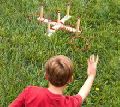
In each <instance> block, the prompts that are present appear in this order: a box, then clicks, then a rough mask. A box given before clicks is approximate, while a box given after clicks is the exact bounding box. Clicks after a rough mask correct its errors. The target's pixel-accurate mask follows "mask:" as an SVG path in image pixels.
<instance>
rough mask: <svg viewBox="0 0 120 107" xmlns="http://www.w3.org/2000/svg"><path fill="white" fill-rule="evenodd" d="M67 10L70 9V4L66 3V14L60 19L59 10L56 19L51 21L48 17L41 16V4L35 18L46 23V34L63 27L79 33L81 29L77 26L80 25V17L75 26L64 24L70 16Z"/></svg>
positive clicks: (49, 34)
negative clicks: (37, 15)
mask: <svg viewBox="0 0 120 107" xmlns="http://www.w3.org/2000/svg"><path fill="white" fill-rule="evenodd" d="M69 11H70V5H69V4H68V5H67V14H66V16H64V17H63V18H62V19H61V17H60V16H61V15H60V11H58V12H57V15H58V16H57V17H58V18H57V21H56V22H55V21H51V20H48V19H45V18H44V17H43V5H42V6H41V9H40V16H39V17H38V18H37V20H38V21H40V22H44V23H47V24H48V30H47V34H48V36H51V35H52V34H53V33H55V31H56V30H59V29H65V30H67V31H69V32H73V33H76V34H78V33H81V31H80V30H79V26H80V18H78V21H77V25H76V28H73V27H70V26H66V25H64V23H65V21H67V20H69V19H70V18H71V16H70V15H69Z"/></svg>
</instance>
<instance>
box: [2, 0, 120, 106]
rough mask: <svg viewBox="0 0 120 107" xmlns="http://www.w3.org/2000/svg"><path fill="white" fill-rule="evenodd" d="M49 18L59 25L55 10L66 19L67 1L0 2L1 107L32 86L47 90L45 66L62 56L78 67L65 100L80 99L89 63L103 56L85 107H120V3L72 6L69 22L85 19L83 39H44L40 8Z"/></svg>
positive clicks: (81, 0)
mask: <svg viewBox="0 0 120 107" xmlns="http://www.w3.org/2000/svg"><path fill="white" fill-rule="evenodd" d="M41 2H44V3H45V9H44V13H45V17H46V18H47V17H49V18H51V19H52V20H55V19H56V17H57V15H56V10H57V9H60V10H61V14H62V16H64V15H65V14H66V3H67V2H68V0H0V107H7V106H8V104H9V103H10V102H12V101H13V100H14V99H15V97H16V96H17V95H18V94H19V93H20V92H21V91H22V90H23V89H24V88H25V87H26V86H28V85H38V86H45V87H47V81H46V80H44V64H45V62H46V61H47V60H48V59H49V58H50V57H51V56H54V55H58V54H63V55H66V56H68V57H70V58H71V60H72V61H73V62H74V71H75V73H74V82H73V83H71V84H69V85H68V87H67V89H66V90H65V94H67V95H73V94H76V93H77V92H78V91H79V89H80V87H81V86H82V84H83V83H84V81H85V79H86V78H87V74H86V69H87V62H86V60H87V58H88V57H89V56H90V55H91V54H95V55H97V54H98V55H99V59H100V61H99V64H98V69H97V76H96V79H95V81H94V84H93V87H92V90H91V93H90V94H89V96H88V97H87V99H86V101H85V102H84V103H83V107H120V1H119V0H73V1H71V2H72V3H71V11H70V15H72V18H71V20H69V21H67V22H66V24H69V25H74V26H75V24H76V21H77V17H78V16H80V17H81V29H82V33H81V34H80V35H78V36H75V35H74V34H73V33H69V32H67V31H61V30H59V31H57V32H56V33H55V34H54V35H53V36H52V37H48V36H46V35H45V33H46V28H47V26H46V25H45V24H41V23H39V22H38V21H37V20H36V19H37V17H38V16H39V8H40V3H41Z"/></svg>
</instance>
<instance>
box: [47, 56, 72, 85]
mask: <svg viewBox="0 0 120 107" xmlns="http://www.w3.org/2000/svg"><path fill="white" fill-rule="evenodd" d="M45 71H46V75H47V79H48V81H49V82H50V83H51V84H52V85H54V86H56V87H61V86H64V85H66V84H67V83H68V81H70V80H72V75H73V64H72V61H71V60H70V59H69V58H68V57H66V56H64V55H58V56H54V57H52V58H50V59H49V60H48V61H47V62H46V64H45Z"/></svg>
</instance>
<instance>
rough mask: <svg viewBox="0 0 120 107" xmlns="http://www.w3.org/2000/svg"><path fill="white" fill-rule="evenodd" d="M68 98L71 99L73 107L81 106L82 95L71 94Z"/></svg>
mask: <svg viewBox="0 0 120 107" xmlns="http://www.w3.org/2000/svg"><path fill="white" fill-rule="evenodd" d="M70 99H71V102H72V105H73V107H81V106H82V97H81V96H80V95H79V94H77V95H74V96H71V98H70Z"/></svg>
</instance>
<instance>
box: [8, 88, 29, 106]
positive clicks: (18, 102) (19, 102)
mask: <svg viewBox="0 0 120 107" xmlns="http://www.w3.org/2000/svg"><path fill="white" fill-rule="evenodd" d="M29 88H30V86H28V87H26V88H25V89H24V90H23V91H22V92H21V93H20V94H19V95H18V97H17V98H16V99H15V100H14V101H13V102H12V103H11V104H10V105H9V106H8V107H25V96H26V94H27V93H28V90H29Z"/></svg>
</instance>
